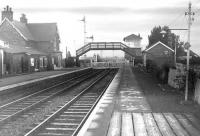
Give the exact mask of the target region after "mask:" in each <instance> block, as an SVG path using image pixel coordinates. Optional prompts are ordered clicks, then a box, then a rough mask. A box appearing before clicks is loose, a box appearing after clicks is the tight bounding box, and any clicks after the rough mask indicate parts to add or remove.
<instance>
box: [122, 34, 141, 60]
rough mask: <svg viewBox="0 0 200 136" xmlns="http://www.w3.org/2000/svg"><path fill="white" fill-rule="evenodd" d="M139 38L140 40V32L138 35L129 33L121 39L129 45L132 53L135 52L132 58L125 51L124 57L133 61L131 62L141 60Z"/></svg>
mask: <svg viewBox="0 0 200 136" xmlns="http://www.w3.org/2000/svg"><path fill="white" fill-rule="evenodd" d="M141 40H142V37H140V34H138V35H135V34H131V35H128V36H126V37H124V39H123V41H124V43H125V44H126V45H127V46H129V47H130V49H129V50H130V51H131V52H132V53H133V54H135V57H134V58H133V57H132V56H130V55H129V54H128V53H125V59H127V60H129V61H133V63H134V61H137V62H139V61H140V60H141V56H142V52H141V47H140V46H141ZM137 62H136V63H137Z"/></svg>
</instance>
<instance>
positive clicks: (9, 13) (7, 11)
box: [1, 5, 13, 21]
mask: <svg viewBox="0 0 200 136" xmlns="http://www.w3.org/2000/svg"><path fill="white" fill-rule="evenodd" d="M1 16H2V18H1V19H2V21H3V20H4V18H7V19H8V20H10V21H13V11H12V8H11V7H9V6H8V5H7V6H6V7H5V8H4V10H3V11H2V12H1Z"/></svg>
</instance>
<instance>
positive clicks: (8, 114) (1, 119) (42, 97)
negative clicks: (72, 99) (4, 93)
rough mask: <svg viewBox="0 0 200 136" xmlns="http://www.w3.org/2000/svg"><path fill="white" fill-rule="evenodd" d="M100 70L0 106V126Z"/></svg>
mask: <svg viewBox="0 0 200 136" xmlns="http://www.w3.org/2000/svg"><path fill="white" fill-rule="evenodd" d="M101 72H102V71H97V72H94V73H90V74H89V73H86V74H83V75H79V76H78V77H74V78H72V79H69V80H67V81H65V82H62V83H59V84H57V85H54V86H52V87H49V88H46V89H43V90H41V91H39V92H36V93H34V94H31V95H28V96H26V97H23V98H20V99H18V100H15V101H13V102H10V103H8V104H5V105H3V106H0V127H1V126H3V125H4V124H5V123H8V122H9V121H11V120H12V119H15V118H17V117H18V116H19V115H21V114H24V113H26V112H27V111H29V110H30V109H32V108H34V107H36V106H38V105H40V104H41V103H44V102H47V101H49V100H50V99H51V98H53V97H55V96H57V95H59V94H61V93H63V92H64V91H66V90H67V89H69V88H71V87H73V86H76V85H78V84H80V83H81V82H83V81H85V80H87V79H89V78H91V77H93V76H96V75H98V74H99V73H101Z"/></svg>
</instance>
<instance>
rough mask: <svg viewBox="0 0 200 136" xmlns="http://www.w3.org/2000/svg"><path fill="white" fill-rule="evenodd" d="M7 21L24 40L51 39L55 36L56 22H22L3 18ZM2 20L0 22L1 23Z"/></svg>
mask: <svg viewBox="0 0 200 136" xmlns="http://www.w3.org/2000/svg"><path fill="white" fill-rule="evenodd" d="M5 20H6V21H8V22H9V23H10V24H11V25H12V26H13V27H14V28H15V29H16V30H17V31H18V32H19V33H20V34H21V35H22V37H24V38H25V40H32V41H51V40H54V38H55V36H57V35H58V34H57V33H58V32H57V24H56V23H28V24H25V23H22V22H20V21H16V20H14V21H12V22H10V21H9V20H8V19H7V18H5V19H4V20H3V22H4V21H5ZM3 22H2V23H3Z"/></svg>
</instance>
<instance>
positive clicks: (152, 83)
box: [132, 68, 200, 115]
mask: <svg viewBox="0 0 200 136" xmlns="http://www.w3.org/2000/svg"><path fill="white" fill-rule="evenodd" d="M132 71H133V73H134V75H135V76H136V79H137V81H138V84H139V85H140V87H141V88H142V90H143V91H144V95H145V97H146V99H147V101H148V103H149V105H150V107H151V109H152V112H179V113H180V112H186V113H194V114H196V115H197V114H199V113H200V106H199V105H197V104H196V103H194V102H191V103H189V104H181V101H182V100H184V95H183V93H181V92H180V91H179V90H175V89H173V88H171V87H169V86H168V85H162V84H159V82H158V81H157V80H156V79H155V78H154V77H153V76H152V75H151V74H149V73H146V72H142V71H140V70H139V69H137V68H134V69H133V70H132Z"/></svg>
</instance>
